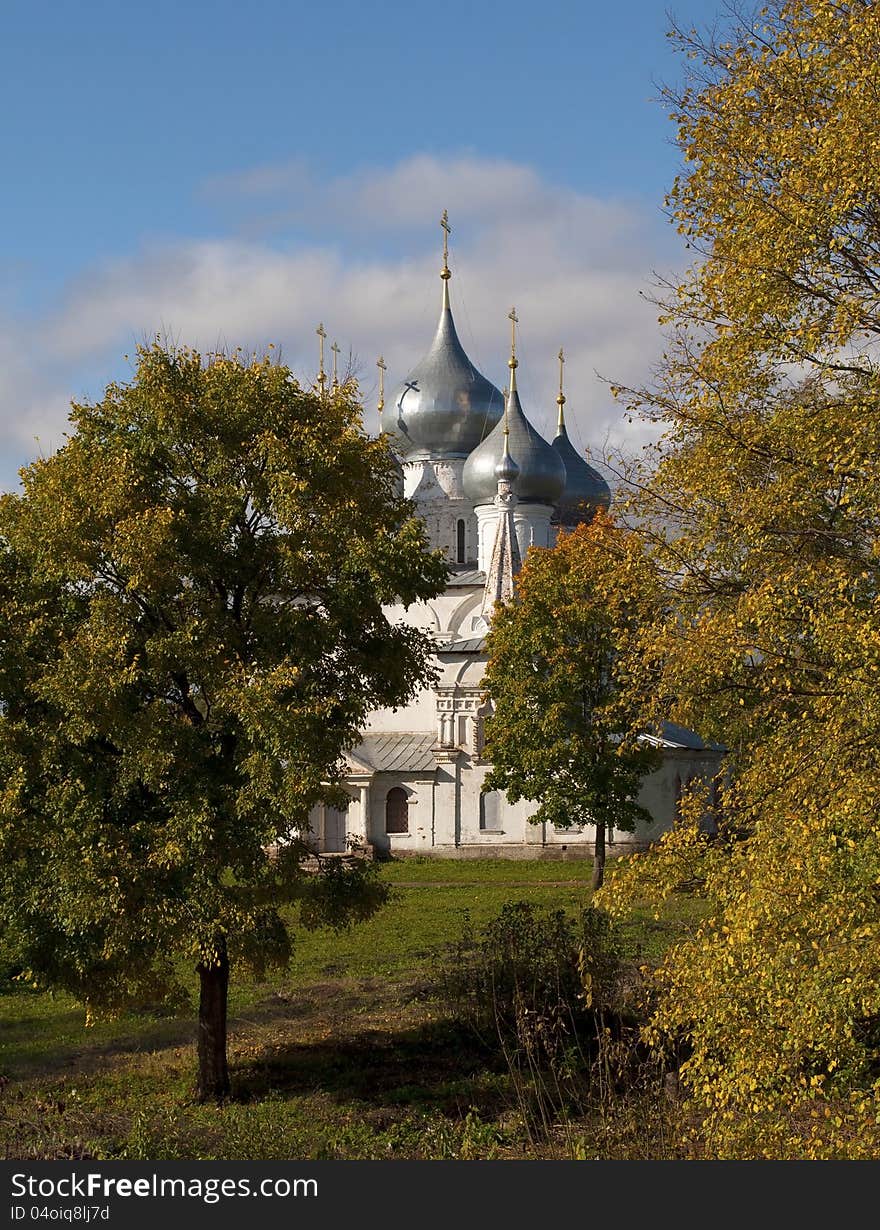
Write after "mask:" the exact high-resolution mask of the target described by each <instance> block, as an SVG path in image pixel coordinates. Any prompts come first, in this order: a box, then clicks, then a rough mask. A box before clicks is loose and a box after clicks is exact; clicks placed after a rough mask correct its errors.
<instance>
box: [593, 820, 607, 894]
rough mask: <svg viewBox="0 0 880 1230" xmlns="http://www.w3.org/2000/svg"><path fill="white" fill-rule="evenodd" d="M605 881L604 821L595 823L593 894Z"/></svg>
mask: <svg viewBox="0 0 880 1230" xmlns="http://www.w3.org/2000/svg"><path fill="white" fill-rule="evenodd" d="M604 879H605V821H604V820H597V821H596V842H595V846H594V853H593V880H592V885H593V892H595V891H596V889H597V888H601V887H602V883H603V881H604Z"/></svg>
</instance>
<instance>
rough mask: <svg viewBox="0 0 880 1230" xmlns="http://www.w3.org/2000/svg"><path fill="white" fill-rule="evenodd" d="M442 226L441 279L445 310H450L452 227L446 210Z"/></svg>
mask: <svg viewBox="0 0 880 1230" xmlns="http://www.w3.org/2000/svg"><path fill="white" fill-rule="evenodd" d="M440 225H441V227H442V228H443V268H442V269H441V270H440V277H441V278H442V279H443V308H444V310H448V308H449V279H450V278H451V277H452V273H451V272H450V269H449V236H450V234H451V233H452V227H451V226H450V225H449V214H448V213H447V211H446V210H445V209H444V210H443V217H442V218H441V219H440Z"/></svg>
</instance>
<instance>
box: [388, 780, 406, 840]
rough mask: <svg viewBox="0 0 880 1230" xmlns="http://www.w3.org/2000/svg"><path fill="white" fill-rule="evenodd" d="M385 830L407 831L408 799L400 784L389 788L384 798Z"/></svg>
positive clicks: (390, 831) (389, 831)
mask: <svg viewBox="0 0 880 1230" xmlns="http://www.w3.org/2000/svg"><path fill="white" fill-rule="evenodd" d="M385 832H386V833H408V832H409V799H408V797H407V793H406V791H405V790H404V789H403V788H402V787H400V786H395V787H394V788H393V789H392V790H389V791H388V796H387V798H386V799H385Z"/></svg>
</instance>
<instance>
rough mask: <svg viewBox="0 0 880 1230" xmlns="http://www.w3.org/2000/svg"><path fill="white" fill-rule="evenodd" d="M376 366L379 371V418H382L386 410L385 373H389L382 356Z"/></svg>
mask: <svg viewBox="0 0 880 1230" xmlns="http://www.w3.org/2000/svg"><path fill="white" fill-rule="evenodd" d="M376 366H377V367H378V369H379V417H380V418H381V417H382V411H383V410H384V409H385V373H386V372H387V371H388V368H387V367H386V366H385V360H384V359H383V358H382V356H381V355H379V357H378V359H377V360H376Z"/></svg>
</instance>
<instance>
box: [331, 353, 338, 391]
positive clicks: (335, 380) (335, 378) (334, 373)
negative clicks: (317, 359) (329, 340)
mask: <svg viewBox="0 0 880 1230" xmlns="http://www.w3.org/2000/svg"><path fill="white" fill-rule="evenodd" d="M330 349H331V350H332V351H333V387H334V389H338V388H339V376H338V375H337V371H336V360H337V358H338V356H339V346H338V345H337V343H336V342H334V343H333V345H332V346H331V347H330Z"/></svg>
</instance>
